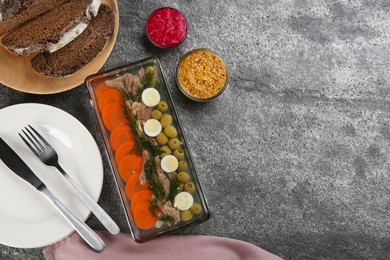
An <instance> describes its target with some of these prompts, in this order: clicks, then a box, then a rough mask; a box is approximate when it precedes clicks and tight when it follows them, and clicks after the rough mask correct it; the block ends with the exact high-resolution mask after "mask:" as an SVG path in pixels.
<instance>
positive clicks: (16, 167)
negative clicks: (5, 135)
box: [0, 137, 105, 252]
mask: <svg viewBox="0 0 390 260" xmlns="http://www.w3.org/2000/svg"><path fill="white" fill-rule="evenodd" d="M0 159H1V160H2V161H3V162H4V164H5V165H7V167H8V168H9V169H10V170H12V171H13V172H14V173H15V174H16V175H18V176H19V177H20V178H22V179H23V180H24V181H26V182H27V183H29V184H30V185H32V186H33V187H34V188H35V189H37V190H38V191H40V192H41V194H43V196H45V198H46V199H48V200H49V201H50V202H51V203H52V204H53V205H54V207H55V208H56V209H57V210H58V211H59V212H60V213H61V214H62V216H64V217H65V219H66V220H67V221H68V222H69V223H70V224H71V225H72V227H74V229H75V230H76V232H77V233H79V234H80V236H81V237H82V238H83V239H84V240H85V241H86V242H87V243H88V244H89V245H90V246H91V247H92V248H93V249H94V250H95V251H98V252H101V251H102V250H103V249H104V247H105V244H104V242H103V240H102V239H101V238H100V237H99V236H98V235H97V234H96V233H95V232H94V231H93V230H92V229H90V228H89V227H88V226H87V225H86V224H85V223H84V222H83V221H81V220H80V219H79V218H78V217H77V216H76V215H74V214H73V213H72V212H71V211H70V210H68V209H67V208H66V207H65V206H64V205H63V204H62V203H61V202H60V201H59V200H58V199H57V198H56V197H55V196H54V195H53V194H52V193H51V192H50V191H49V190H48V188H47V187H46V185H45V184H44V183H43V182H42V181H41V180H40V179H39V178H38V176H36V175H35V174H34V173H33V171H32V170H31V169H30V168H29V167H28V166H27V164H26V163H25V162H24V161H23V160H22V159H21V158H20V157H19V155H17V154H16V153H15V151H14V150H12V148H11V147H9V145H8V144H7V143H6V142H5V141H4V140H3V139H2V138H1V137H0Z"/></svg>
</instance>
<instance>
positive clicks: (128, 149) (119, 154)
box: [115, 140, 135, 166]
mask: <svg viewBox="0 0 390 260" xmlns="http://www.w3.org/2000/svg"><path fill="white" fill-rule="evenodd" d="M134 147H135V142H134V141H132V140H128V141H126V142H124V143H123V144H121V145H120V146H119V148H118V149H117V150H116V152H115V161H116V164H117V165H118V166H119V164H120V162H121V160H122V159H123V158H124V157H125V156H126V155H129V154H132V153H134Z"/></svg>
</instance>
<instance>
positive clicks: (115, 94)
mask: <svg viewBox="0 0 390 260" xmlns="http://www.w3.org/2000/svg"><path fill="white" fill-rule="evenodd" d="M114 102H115V103H116V102H119V103H122V104H123V103H124V102H125V98H124V97H123V95H122V92H120V91H119V90H117V89H115V88H111V89H108V90H106V91H104V92H103V93H102V94H101V95H100V96H99V100H98V107H99V110H100V111H103V108H104V107H105V106H106V105H107V104H110V103H114Z"/></svg>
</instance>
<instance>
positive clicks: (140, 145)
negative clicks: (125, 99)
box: [123, 105, 163, 157]
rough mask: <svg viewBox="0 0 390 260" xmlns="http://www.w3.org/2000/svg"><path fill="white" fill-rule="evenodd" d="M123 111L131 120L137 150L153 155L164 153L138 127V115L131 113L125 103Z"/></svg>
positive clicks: (128, 119)
mask: <svg viewBox="0 0 390 260" xmlns="http://www.w3.org/2000/svg"><path fill="white" fill-rule="evenodd" d="M123 111H124V113H125V117H126V119H127V121H128V122H129V125H130V128H131V131H132V132H133V134H134V135H135V143H136V150H137V152H142V150H146V151H148V152H149V153H150V154H151V156H152V157H154V156H157V155H160V154H162V153H163V151H161V150H160V149H159V148H158V147H157V146H155V145H153V144H152V142H150V141H149V140H148V139H147V138H146V137H145V135H144V134H143V133H141V132H140V130H139V129H138V121H139V118H138V115H133V114H131V113H129V111H128V110H127V109H126V107H125V105H123Z"/></svg>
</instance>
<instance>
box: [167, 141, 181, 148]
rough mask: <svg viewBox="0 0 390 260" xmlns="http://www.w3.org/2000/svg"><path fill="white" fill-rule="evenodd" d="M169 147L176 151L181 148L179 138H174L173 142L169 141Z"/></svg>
mask: <svg viewBox="0 0 390 260" xmlns="http://www.w3.org/2000/svg"><path fill="white" fill-rule="evenodd" d="M168 146H169V148H171V149H172V150H176V149H178V148H179V147H180V141H179V139H177V138H172V139H171V140H169V141H168Z"/></svg>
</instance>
